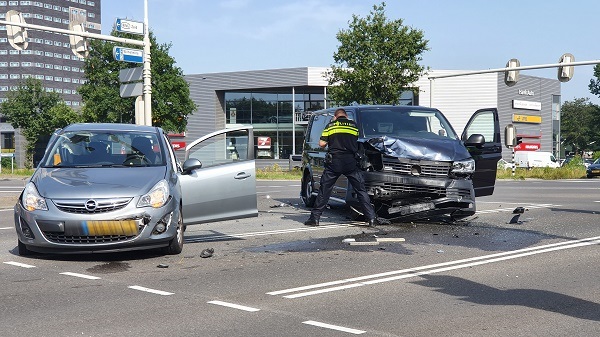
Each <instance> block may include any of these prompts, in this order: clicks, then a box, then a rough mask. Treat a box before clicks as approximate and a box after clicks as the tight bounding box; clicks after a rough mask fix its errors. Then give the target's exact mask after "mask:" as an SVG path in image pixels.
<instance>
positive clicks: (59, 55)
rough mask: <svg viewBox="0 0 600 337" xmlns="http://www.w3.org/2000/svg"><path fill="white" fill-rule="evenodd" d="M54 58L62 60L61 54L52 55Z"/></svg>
mask: <svg viewBox="0 0 600 337" xmlns="http://www.w3.org/2000/svg"><path fill="white" fill-rule="evenodd" d="M54 57H56V58H57V59H61V58H62V54H59V53H54Z"/></svg>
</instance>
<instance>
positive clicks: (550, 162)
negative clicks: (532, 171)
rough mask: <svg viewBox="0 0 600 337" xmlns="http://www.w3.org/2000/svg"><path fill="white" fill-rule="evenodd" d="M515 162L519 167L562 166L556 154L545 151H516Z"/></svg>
mask: <svg viewBox="0 0 600 337" xmlns="http://www.w3.org/2000/svg"><path fill="white" fill-rule="evenodd" d="M515 163H516V165H517V167H524V168H533V167H551V168H558V167H560V164H559V163H558V160H556V158H555V157H554V155H553V154H552V153H550V152H544V151H517V152H515Z"/></svg>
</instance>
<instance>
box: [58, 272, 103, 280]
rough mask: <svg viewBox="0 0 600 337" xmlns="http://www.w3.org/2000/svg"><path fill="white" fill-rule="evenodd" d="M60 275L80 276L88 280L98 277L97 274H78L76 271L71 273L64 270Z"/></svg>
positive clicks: (97, 278)
mask: <svg viewBox="0 0 600 337" xmlns="http://www.w3.org/2000/svg"><path fill="white" fill-rule="evenodd" d="M60 274H61V275H67V276H74V277H80V278H85V279H88V280H99V279H100V278H99V277H98V276H92V275H85V274H78V273H71V272H68V271H67V272H64V273H60Z"/></svg>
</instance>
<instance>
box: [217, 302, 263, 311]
mask: <svg viewBox="0 0 600 337" xmlns="http://www.w3.org/2000/svg"><path fill="white" fill-rule="evenodd" d="M206 303H209V304H215V305H220V306H223V307H228V308H233V309H239V310H244V311H249V312H256V311H259V310H260V309H257V308H252V307H247V306H245V305H239V304H234V303H228V302H223V301H209V302H206Z"/></svg>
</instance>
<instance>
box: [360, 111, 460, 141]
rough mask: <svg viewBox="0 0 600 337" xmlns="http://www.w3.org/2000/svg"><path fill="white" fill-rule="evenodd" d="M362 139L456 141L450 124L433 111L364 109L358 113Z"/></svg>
mask: <svg viewBox="0 0 600 337" xmlns="http://www.w3.org/2000/svg"><path fill="white" fill-rule="evenodd" d="M358 119H359V125H360V126H359V128H360V132H361V134H362V136H363V137H365V138H374V137H381V136H387V137H394V138H400V137H414V138H446V139H447V138H450V139H458V137H457V135H456V134H455V133H454V130H453V129H452V127H451V126H450V123H448V121H447V120H446V118H445V117H444V116H443V115H442V114H441V113H440V112H439V111H435V110H409V111H397V110H393V109H365V110H360V111H359V112H358Z"/></svg>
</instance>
